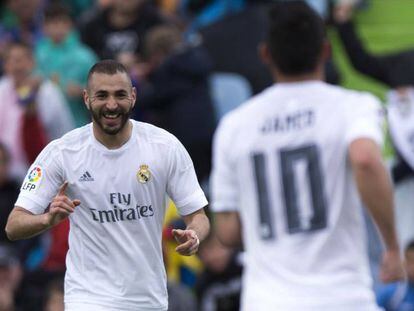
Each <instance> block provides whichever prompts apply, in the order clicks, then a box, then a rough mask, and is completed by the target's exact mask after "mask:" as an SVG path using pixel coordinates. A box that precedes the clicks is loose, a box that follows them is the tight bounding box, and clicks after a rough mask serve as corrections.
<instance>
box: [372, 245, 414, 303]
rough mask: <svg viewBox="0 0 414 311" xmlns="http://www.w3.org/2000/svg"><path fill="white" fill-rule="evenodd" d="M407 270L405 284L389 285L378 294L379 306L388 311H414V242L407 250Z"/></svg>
mask: <svg viewBox="0 0 414 311" xmlns="http://www.w3.org/2000/svg"><path fill="white" fill-rule="evenodd" d="M405 268H406V271H407V277H408V279H407V280H406V281H405V282H398V283H393V284H389V285H387V286H385V287H384V288H382V289H380V290H379V291H378V292H377V301H378V304H379V305H380V306H381V307H383V308H384V309H385V310H386V311H410V310H414V240H412V241H411V242H410V243H409V244H408V245H407V247H406V248H405Z"/></svg>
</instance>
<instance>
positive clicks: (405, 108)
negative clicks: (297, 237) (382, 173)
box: [334, 5, 414, 245]
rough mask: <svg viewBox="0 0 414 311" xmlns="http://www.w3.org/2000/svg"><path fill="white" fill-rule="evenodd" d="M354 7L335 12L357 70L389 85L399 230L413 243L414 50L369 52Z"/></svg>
mask: <svg viewBox="0 0 414 311" xmlns="http://www.w3.org/2000/svg"><path fill="white" fill-rule="evenodd" d="M352 13H353V6H352V5H349V6H342V7H341V8H340V9H337V10H335V11H334V20H335V22H336V24H337V29H338V33H339V37H340V38H341V41H342V43H343V46H344V48H345V51H346V53H347V55H348V57H349V59H350V61H351V63H352V65H353V66H354V68H355V69H356V70H357V71H359V72H361V73H363V74H365V75H367V76H369V77H371V78H373V79H375V80H377V81H379V82H381V83H384V84H386V85H387V86H388V87H390V88H391V90H390V91H389V93H388V96H387V102H388V105H387V110H388V113H387V118H388V127H389V131H390V137H391V141H392V143H393V146H394V149H395V159H394V161H393V165H392V169H391V173H392V177H393V180H394V183H395V184H396V187H395V188H396V189H395V190H396V196H395V197H396V207H397V209H396V212H397V213H396V215H397V224H398V226H397V228H398V230H399V237H400V241H401V244H402V245H405V244H407V242H408V241H409V240H410V239H412V237H413V235H414V228H413V226H412V222H411V219H413V217H414V208H413V206H412V201H413V199H414V192H413V190H412V189H413V187H414V152H413V150H414V49H410V50H405V51H399V52H394V53H388V54H384V55H376V54H375V53H372V52H370V51H369V50H367V49H366V48H365V46H364V44H363V42H362V41H361V40H360V38H359V37H358V35H357V33H356V31H355V26H354V23H353V22H352Z"/></svg>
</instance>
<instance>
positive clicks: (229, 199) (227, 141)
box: [210, 117, 239, 212]
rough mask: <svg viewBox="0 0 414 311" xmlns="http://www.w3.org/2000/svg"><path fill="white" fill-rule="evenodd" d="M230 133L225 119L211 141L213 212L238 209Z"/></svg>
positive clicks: (228, 124) (237, 190)
mask: <svg viewBox="0 0 414 311" xmlns="http://www.w3.org/2000/svg"><path fill="white" fill-rule="evenodd" d="M231 133H232V131H231V126H230V123H229V122H227V120H226V117H225V118H224V119H223V121H221V122H220V124H219V126H218V128H217V131H216V133H215V135H214V139H213V167H212V174H211V179H210V181H211V187H210V188H211V195H212V202H211V208H212V210H213V211H214V212H225V211H235V210H237V209H238V205H239V202H238V198H239V187H238V185H237V177H236V173H237V171H236V165H235V163H234V161H235V160H234V156H232V150H231V149H230V148H231V146H232V145H233V144H232V134H231Z"/></svg>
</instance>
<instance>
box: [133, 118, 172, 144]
mask: <svg viewBox="0 0 414 311" xmlns="http://www.w3.org/2000/svg"><path fill="white" fill-rule="evenodd" d="M131 121H132V122H134V131H136V136H137V137H138V139H144V140H145V141H146V143H148V144H153V145H163V146H167V147H169V146H175V145H177V144H179V140H178V139H177V138H176V137H175V136H174V135H173V134H171V133H170V132H168V131H166V130H164V129H162V128H160V127H157V126H155V125H152V124H149V123H145V122H139V121H135V120H131Z"/></svg>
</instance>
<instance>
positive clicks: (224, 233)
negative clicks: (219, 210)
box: [214, 225, 241, 248]
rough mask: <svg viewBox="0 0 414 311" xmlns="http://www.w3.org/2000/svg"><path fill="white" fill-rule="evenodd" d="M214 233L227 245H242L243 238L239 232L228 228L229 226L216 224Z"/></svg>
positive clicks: (232, 246)
mask: <svg viewBox="0 0 414 311" xmlns="http://www.w3.org/2000/svg"><path fill="white" fill-rule="evenodd" d="M214 233H215V234H216V236H217V239H218V240H219V241H220V243H221V244H223V245H224V246H226V247H231V248H234V247H240V246H241V238H240V236H239V234H238V232H235V231H231V230H228V228H226V227H223V226H217V225H216V226H215V227H214Z"/></svg>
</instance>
